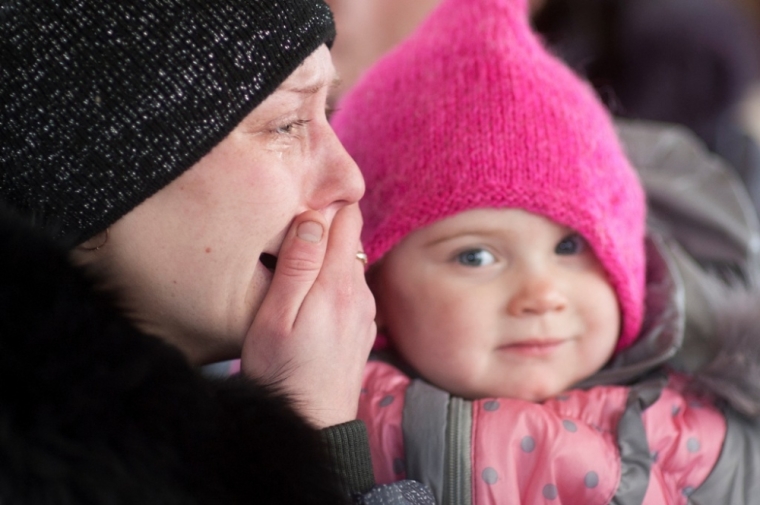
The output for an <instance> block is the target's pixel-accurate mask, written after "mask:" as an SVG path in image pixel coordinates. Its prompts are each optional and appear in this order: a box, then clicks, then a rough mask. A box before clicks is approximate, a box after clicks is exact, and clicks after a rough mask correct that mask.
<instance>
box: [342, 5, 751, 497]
mask: <svg viewBox="0 0 760 505" xmlns="http://www.w3.org/2000/svg"><path fill="white" fill-rule="evenodd" d="M526 3H527V2H526V0H444V1H443V2H442V4H441V5H440V6H439V7H438V9H437V10H436V11H434V12H433V14H432V15H431V17H430V18H429V19H428V20H427V21H426V22H424V23H423V24H422V26H421V27H420V28H419V29H418V30H417V32H415V34H413V35H412V36H411V38H409V39H408V40H407V41H405V42H404V43H402V44H401V45H400V46H399V47H398V48H396V50H395V51H393V52H392V53H390V54H389V55H388V56H386V57H385V58H384V59H382V60H381V61H380V62H379V63H378V64H376V65H375V67H373V68H372V69H371V70H370V71H369V72H368V73H367V74H366V75H365V76H364V77H363V78H362V80H361V81H360V82H359V83H358V85H357V86H356V87H355V88H354V89H353V90H351V91H349V93H348V94H347V95H346V96H345V97H344V99H343V100H342V102H341V103H340V104H339V106H338V108H339V110H338V112H337V113H336V114H335V116H334V117H333V125H334V128H335V129H336V131H337V132H338V135H339V137H340V138H341V140H342V142H343V143H344V144H345V145H346V148H347V149H348V151H349V153H350V154H351V155H352V156H354V158H355V159H356V161H357V162H358V164H359V166H360V167H361V169H362V171H363V172H364V175H365V179H366V183H367V194H366V196H365V198H364V200H363V201H362V210H363V213H364V216H365V228H364V234H363V241H364V247H365V251H366V253H367V255H368V259H369V265H370V267H369V270H368V273H367V275H368V281H369V283H370V286H371V288H372V289H373V292H374V294H375V297H376V300H377V307H378V313H377V323H378V328H379V329H380V332H381V335H380V337H379V341H378V344H377V346H376V348H382V347H387V350H389V351H390V354H388V353H386V355H388V356H390V358H387V359H386V360H385V361H386V362H383V361H372V362H370V364H369V366H368V368H367V372H366V375H365V384H364V385H365V389H364V392H363V397H362V404H361V406H360V417H362V418H363V419H364V420H365V421H366V422H367V424H368V426H369V429H370V437H371V439H372V441H373V443H374V446H373V448H372V450H373V459H374V462H375V471H376V474H377V477H378V479H379V481H381V482H383V481H384V482H390V481H393V480H396V479H399V478H401V477H403V476H404V475H406V476H409V477H412V478H416V479H420V480H423V481H424V482H426V483H427V484H429V485H430V486H431V487H432V488H433V490H434V492H435V494H436V496H437V498H438V500H439V502H441V503H456V504H459V503H478V504H479V503H518V502H520V503H543V502H550V503H583V504H586V503H610V502H612V501H613V500H617V502H620V503H623V502H625V503H629V502H628V501H626V500H631V501H630V503H685V499H686V498H685V497H686V496H688V495H692V494H693V493H697V494H696V495H695V496H697V497H699V496H702V497H703V498H704V497H711V498H714V497H716V496H717V497H725V496H730V495H731V494H732V493H738V492H739V491H738V490H737V489H734V488H732V486H739V485H740V484H738V483H736V482H735V481H733V483H732V482H728V481H726V479H723V480H721V479H720V478H719V477H712V479H710V478H709V476H711V475H720V474H721V472H722V471H731V472H736V471H737V469H736V468H735V467H732V468H731V469H730V470H728V469H724V468H722V467H721V465H720V464H719V458H720V456H721V450H722V447H723V442H724V440H725V439H726V437H729V435H730V434H731V433H732V431H731V430H732V429H733V428H732V427H731V422H727V418H728V419H729V420H730V419H731V416H732V415H734V414H733V413H729V414H724V412H721V411H720V410H719V409H717V408H716V407H715V406H714V405H713V403H714V402H713V400H714V397H713V396H711V395H707V394H700V395H699V396H696V395H694V394H692V393H690V392H688V391H689V387H688V386H689V384H690V379H689V378H686V377H684V376H681V375H676V374H673V373H669V372H667V373H666V372H663V367H662V365H663V363H664V362H665V360H666V359H668V358H669V357H671V356H672V349H674V348H675V347H677V345H679V344H680V342H681V339H682V335H680V333H679V330H680V329H682V328H681V327H680V326H678V327H675V326H674V325H678V324H681V323H679V322H674V320H673V318H672V317H671V318H670V319H668V317H669V316H668V314H672V310H675V309H674V307H676V309H677V301H678V296H679V295H678V294H677V289H676V288H674V289H673V290H672V292H670V293H669V295H668V296H669V297H666V299H667V300H666V302H663V303H661V304H659V305H656V306H647V307H646V316H647V320H648V325H647V327H646V328H644V327H643V326H642V321H643V318H644V314H645V292H646V279H645V277H646V272H647V270H649V271H650V274H651V276H653V277H655V278H657V279H661V278H670V277H669V275H670V273H671V268H672V267H671V266H670V263H669V260H668V253H667V251H663V250H662V247H661V246H662V243H661V242H657V241H656V240H655V241H654V242H652V243H651V244H650V245H649V246H647V245H646V242H645V231H646V225H645V217H646V202H645V195H644V191H643V189H642V186H641V184H640V182H639V179H638V177H637V175H636V172H635V171H634V170H633V168H632V167H631V165H630V163H629V162H628V160H627V158H626V156H625V155H624V153H623V151H622V149H621V147H620V144H619V142H618V139H617V136H616V134H615V131H614V129H613V127H612V124H611V121H610V118H609V116H608V115H607V113H606V112H605V110H604V109H603V107H602V106H601V104H600V103H599V102H598V101H597V99H596V97H595V95H594V93H593V91H592V90H591V89H590V88H589V87H588V86H587V85H585V84H584V83H582V82H581V81H580V80H579V79H578V78H577V77H576V76H575V75H574V74H573V73H572V72H571V71H570V70H569V69H567V68H566V67H565V66H564V65H562V64H561V63H560V62H559V61H558V60H557V59H556V58H554V57H553V56H552V55H550V54H549V53H547V52H546V50H545V49H544V48H543V46H542V45H541V43H540V42H539V40H538V39H537V38H536V36H535V35H534V33H533V32H532V31H531V29H530V27H529V25H528V19H527V18H528V13H527V10H528V7H527V5H526ZM658 244H659V245H658ZM673 275H675V274H673ZM653 321H654V323H653ZM668 325H670V326H668ZM652 328H656V330H654V329H652ZM668 338H670V339H671V340H672V342H668V343H667V344H666V345H662V341H663V339H668ZM386 339H387V342H386ZM658 339H659V340H658ZM653 342H658V344H656V345H655V344H653ZM388 362H390V363H393V364H396V365H398V368H397V367H394V366H391V365H390V364H388ZM613 363H618V365H617V366H619V368H620V370H623V371H622V372H620V371H619V373H618V374H617V375H616V379H615V380H614V381H613V380H606V379H605V378H604V377H605V375H604V374H603V373H602V374H601V375H600V374H599V372H600V370H602V369H603V368H605V367H606V368H611V367H613ZM620 364H624V365H625V366H622V365H620ZM626 367H628V368H627V369H626ZM401 370H403V372H402V371H401ZM626 370H627V371H626ZM653 376H654V377H655V378H654V379H653V378H652V377H653ZM595 377H602V378H601V379H596V380H595V384H603V385H602V386H597V387H593V388H580V387H576V386H578V385H579V383H582V382H584V381H588V380H589V379H590V380H591V381H594V378H595ZM620 383H625V384H626V385H625V386H622V385H616V384H620ZM729 410H730V409H729ZM740 431H741V430H740ZM757 431H758V430H757V429H755V428H747V431H746V433H745V432H744V431H742V433H743V434H744V436H747V437H751V438H752V439H753V440H756V441H757V440H760V433H758V432H757ZM757 447H760V445H758V446H757ZM754 449H756V447H755V448H752V451H754ZM746 450H747V451H750V450H751V449H750V448H747V449H746ZM756 452H757V451H754V452H752V453H751V454H752V457H751V458H750V459H752V458H754V459H753V461H755V460H757V457H758V456H757V454H756ZM721 461H722V460H721ZM740 466H741V465H740ZM751 470H752V469H751V468H745V469H741V470H738V471H746V472H750V471H751ZM748 480H751V479H748ZM744 491H746V490H744ZM744 491H742V492H744ZM735 496H738V494H737V495H735ZM744 496H747V495H746V494H745V495H744ZM721 499H722V498H719V499H717V501H714V500H713V502H714V503H718V502H721ZM636 500H638V501H636ZM709 501H710V499H708V500H707V501H706V502H709ZM731 503H744V502H741V501H737V502H731Z"/></svg>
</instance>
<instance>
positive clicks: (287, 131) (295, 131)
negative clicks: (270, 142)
mask: <svg viewBox="0 0 760 505" xmlns="http://www.w3.org/2000/svg"><path fill="white" fill-rule="evenodd" d="M309 122H311V120H310V119H296V120H295V121H289V122H287V123H285V124H283V125H280V126H277V127H276V128H275V129H274V130H273V131H272V133H276V134H278V135H288V136H291V137H298V136H299V133H300V132H301V130H302V129H303V127H304V126H306V125H307V124H309Z"/></svg>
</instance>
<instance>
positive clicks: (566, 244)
mask: <svg viewBox="0 0 760 505" xmlns="http://www.w3.org/2000/svg"><path fill="white" fill-rule="evenodd" d="M587 247H588V243H587V242H586V239H584V238H583V237H581V236H580V235H579V234H577V233H573V234H572V235H568V236H567V237H565V238H563V239H562V240H560V242H559V244H557V248H556V249H555V250H554V252H555V253H556V254H558V255H560V256H570V255H573V254H580V253H582V252H583V251H585V250H586V248H587Z"/></svg>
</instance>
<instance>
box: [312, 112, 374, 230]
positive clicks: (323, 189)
mask: <svg viewBox="0 0 760 505" xmlns="http://www.w3.org/2000/svg"><path fill="white" fill-rule="evenodd" d="M328 128H330V130H329V132H328V133H327V135H326V136H325V137H326V138H325V139H324V140H325V145H324V146H323V150H322V156H320V158H321V159H320V160H319V163H320V164H321V167H320V170H319V172H318V174H319V175H318V176H317V178H316V180H315V181H314V186H313V191H312V195H311V202H310V204H311V207H312V208H313V209H314V210H321V211H325V212H327V213H333V214H334V212H337V211H338V210H339V209H340V208H341V207H344V206H346V205H350V204H352V203H356V202H358V201H359V199H360V198H361V197H362V196H363V195H364V177H362V174H361V171H360V170H359V167H358V166H357V165H356V162H354V160H353V158H351V156H349V154H348V152H346V149H345V148H344V147H343V144H341V143H340V141H339V140H338V137H337V136H336V135H335V133H334V132H333V131H332V128H331V127H329V126H328ZM329 217H331V216H329Z"/></svg>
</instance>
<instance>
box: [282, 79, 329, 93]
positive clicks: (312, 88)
mask: <svg viewBox="0 0 760 505" xmlns="http://www.w3.org/2000/svg"><path fill="white" fill-rule="evenodd" d="M340 82H341V81H340V77H338V76H335V77H333V78H332V79H331V80H330V82H329V83H328V82H327V81H324V80H319V81H318V82H316V83H314V84H309V85H306V86H294V87H287V88H285V91H289V92H291V93H298V94H299V95H313V94H315V93H317V92H319V91H320V90H321V89H324V88H325V87H329V88H330V89H333V88H336V87H337V86H339V85H340Z"/></svg>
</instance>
